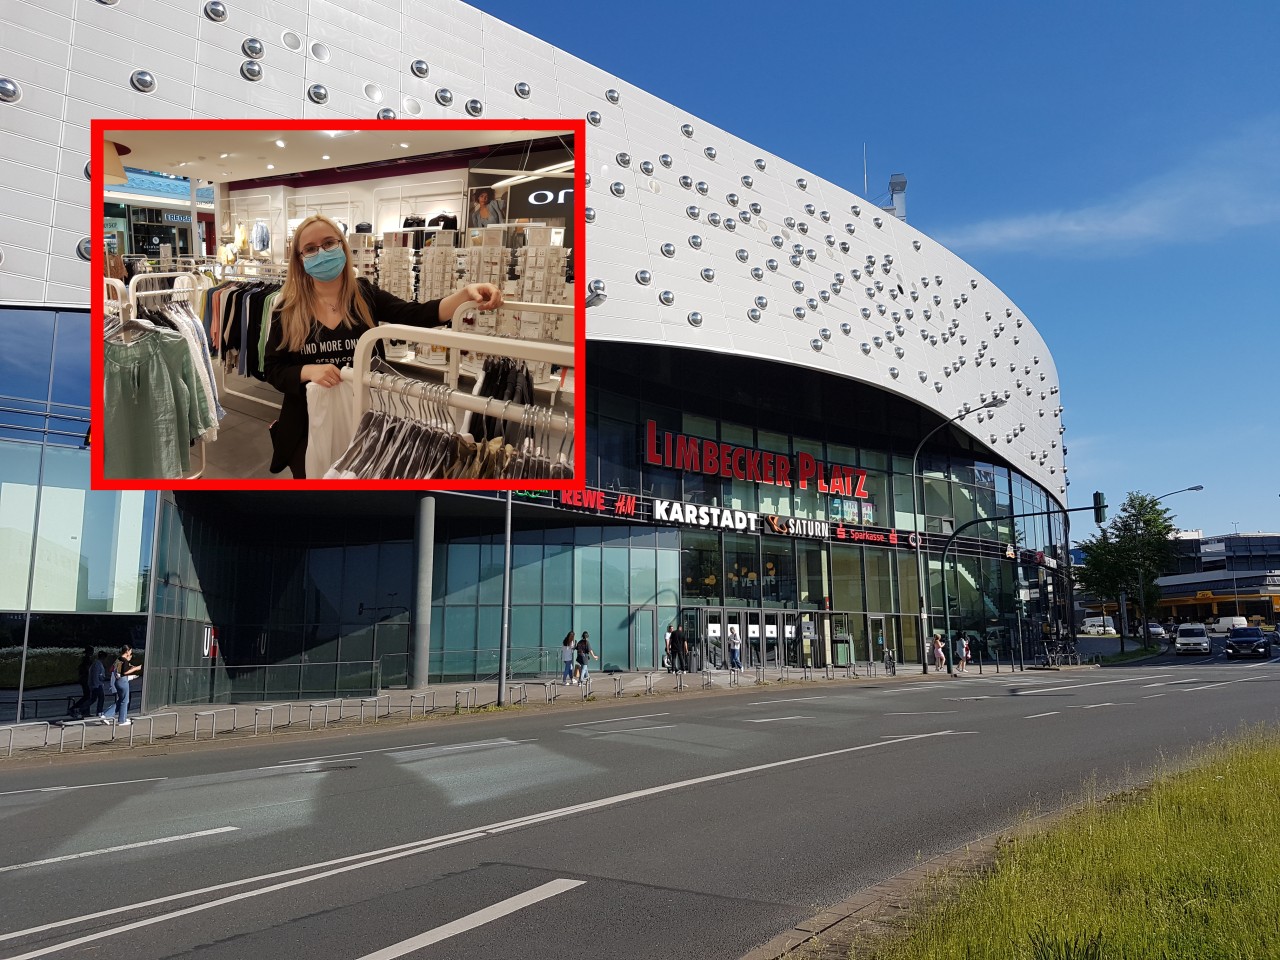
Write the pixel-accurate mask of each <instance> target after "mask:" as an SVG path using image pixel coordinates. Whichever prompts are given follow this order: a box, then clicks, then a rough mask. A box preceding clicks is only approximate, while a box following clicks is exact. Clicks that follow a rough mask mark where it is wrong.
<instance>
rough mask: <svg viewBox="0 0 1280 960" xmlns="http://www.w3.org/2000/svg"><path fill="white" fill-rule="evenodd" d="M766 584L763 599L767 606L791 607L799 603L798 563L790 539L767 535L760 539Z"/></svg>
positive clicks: (761, 559) (762, 567)
mask: <svg viewBox="0 0 1280 960" xmlns="http://www.w3.org/2000/svg"><path fill="white" fill-rule="evenodd" d="M760 564H761V574H762V576H763V578H764V585H763V587H762V588H761V591H760V594H761V600H762V602H763V603H764V605H765V606H766V607H791V608H794V607H795V606H796V603H797V592H796V563H795V557H794V555H793V552H792V544H791V541H790V540H787V539H784V538H782V537H765V538H763V539H761V541H760Z"/></svg>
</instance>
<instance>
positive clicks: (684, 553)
mask: <svg viewBox="0 0 1280 960" xmlns="http://www.w3.org/2000/svg"><path fill="white" fill-rule="evenodd" d="M680 558H681V562H680V574H681V576H680V579H681V587H680V590H681V594H680V595H681V602H682V603H684V604H690V603H693V604H707V605H710V606H718V605H719V604H720V598H721V596H722V594H721V586H722V585H723V582H724V571H723V570H722V569H721V568H722V564H721V559H720V536H719V534H715V533H701V532H695V531H688V532H686V533H685V534H684V537H683V547H682V548H681V550H680Z"/></svg>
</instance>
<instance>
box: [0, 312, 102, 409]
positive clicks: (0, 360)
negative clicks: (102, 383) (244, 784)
mask: <svg viewBox="0 0 1280 960" xmlns="http://www.w3.org/2000/svg"><path fill="white" fill-rule="evenodd" d="M53 329H54V313H53V311H51V310H8V309H0V343H3V344H4V349H3V350H0V394H3V395H4V396H8V397H16V398H18V399H20V400H39V401H41V402H45V401H47V400H48V399H49V372H50V369H49V368H50V366H51V364H52V362H53ZM88 342H89V339H88V336H87V335H86V336H85V338H84V343H83V344H82V346H81V349H84V350H85V351H86V358H87V349H88V348H87V344H88ZM88 380H89V378H88V376H87V375H86V376H85V389H88ZM86 402H87V401H86Z"/></svg>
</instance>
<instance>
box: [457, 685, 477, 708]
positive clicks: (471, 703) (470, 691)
mask: <svg viewBox="0 0 1280 960" xmlns="http://www.w3.org/2000/svg"><path fill="white" fill-rule="evenodd" d="M463 694H465V695H466V699H467V709H468V710H474V709H475V708H476V688H475V687H467V688H465V689H463V690H455V691H454V694H453V712H454V713H461V712H462V698H463Z"/></svg>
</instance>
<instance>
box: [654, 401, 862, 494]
mask: <svg viewBox="0 0 1280 960" xmlns="http://www.w3.org/2000/svg"><path fill="white" fill-rule="evenodd" d="M644 461H645V463H647V464H650V465H652V466H655V467H669V468H670V469H672V470H690V471H692V472H694V473H705V474H709V475H711V476H713V477H733V478H734V479H735V480H745V481H746V482H747V483H767V484H770V485H772V486H776V487H790V486H792V476H793V475H794V477H795V485H796V486H798V487H799V488H800V489H801V490H807V489H809V485H810V484H813V485H814V486H815V487H816V488H817V490H818V492H819V493H834V494H837V495H839V496H843V497H856V498H858V499H861V500H866V499H868V498H869V497H870V494H869V493H867V489H866V484H867V472H866V471H865V470H858V469H857V468H855V467H846V466H843V465H842V464H838V463H825V462H823V461H822V460H817V459H815V458H814V457H813V455H812V454H808V453H800V454H797V455H796V458H795V461H794V463H793V462H792V459H791V458H790V457H788V456H786V455H785V454H781V453H770V452H769V451H767V450H757V449H756V448H754V447H737V446H734V445H733V444H730V443H716V442H715V441H714V440H702V439H699V438H698V437H690V436H687V435H686V434H683V433H672V432H671V431H669V430H662V431H659V430H658V424H657V422H656V421H654V420H649V421H647V422H646V423H645V426H644Z"/></svg>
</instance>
